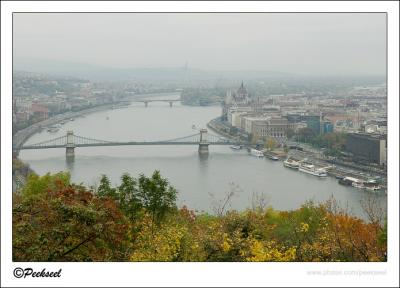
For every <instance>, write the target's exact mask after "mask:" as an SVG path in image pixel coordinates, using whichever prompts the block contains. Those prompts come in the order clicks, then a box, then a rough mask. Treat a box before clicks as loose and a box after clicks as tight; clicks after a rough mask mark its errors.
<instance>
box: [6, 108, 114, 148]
mask: <svg viewBox="0 0 400 288" xmlns="http://www.w3.org/2000/svg"><path fill="white" fill-rule="evenodd" d="M115 105H118V103H111V104H105V105H100V106H96V107H92V108H89V109H84V110H80V111H70V112H66V113H63V114H58V115H55V116H53V117H51V118H48V119H46V120H43V121H41V122H37V123H35V124H32V125H31V126H29V127H27V128H25V129H22V130H20V131H18V132H17V133H15V134H14V136H13V147H15V148H16V149H18V147H20V146H22V145H23V144H24V143H25V142H26V141H27V140H28V139H29V137H31V136H32V135H33V134H35V133H37V132H39V131H40V129H42V128H44V127H47V126H51V125H55V124H58V123H60V122H62V121H66V120H69V119H71V118H77V117H82V116H84V115H87V114H89V113H93V112H98V111H102V110H107V109H112V108H113V107H114V106H115ZM16 153H17V155H18V150H17V151H16Z"/></svg>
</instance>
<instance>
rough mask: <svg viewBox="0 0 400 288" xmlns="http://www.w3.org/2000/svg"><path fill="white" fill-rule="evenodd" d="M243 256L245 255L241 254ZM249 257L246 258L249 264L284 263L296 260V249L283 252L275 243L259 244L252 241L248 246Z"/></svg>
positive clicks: (282, 248)
mask: <svg viewBox="0 0 400 288" xmlns="http://www.w3.org/2000/svg"><path fill="white" fill-rule="evenodd" d="M243 254H245V253H243ZM250 254H251V255H250V256H249V257H247V258H246V260H247V261H251V262H265V261H277V262H280V261H282V262H286V261H292V260H294V259H295V258H296V248H295V247H291V248H288V249H286V250H285V248H284V247H280V249H279V247H277V245H276V243H275V241H268V242H265V243H263V242H261V241H259V240H256V239H253V240H252V241H251V245H250Z"/></svg>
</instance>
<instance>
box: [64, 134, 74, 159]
mask: <svg viewBox="0 0 400 288" xmlns="http://www.w3.org/2000/svg"><path fill="white" fill-rule="evenodd" d="M65 147H66V153H65V156H66V157H67V158H74V157H75V144H74V132H73V131H67V145H66V146H65Z"/></svg>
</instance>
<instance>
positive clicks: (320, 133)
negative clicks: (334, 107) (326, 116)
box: [319, 111, 324, 135]
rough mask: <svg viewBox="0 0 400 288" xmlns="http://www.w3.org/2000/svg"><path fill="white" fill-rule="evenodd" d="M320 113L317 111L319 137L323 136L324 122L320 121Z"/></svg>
mask: <svg viewBox="0 0 400 288" xmlns="http://www.w3.org/2000/svg"><path fill="white" fill-rule="evenodd" d="M322 118H323V117H322V111H319V135H323V134H324V122H323V121H322Z"/></svg>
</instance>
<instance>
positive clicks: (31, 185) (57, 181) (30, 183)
mask: <svg viewBox="0 0 400 288" xmlns="http://www.w3.org/2000/svg"><path fill="white" fill-rule="evenodd" d="M70 179H71V175H70V174H69V173H66V172H59V173H56V174H53V175H51V174H50V173H47V174H46V175H44V176H39V175H37V174H35V173H32V174H30V175H29V176H28V180H27V182H26V184H25V186H24V187H23V189H22V195H23V197H24V198H35V197H41V196H42V195H43V194H45V193H47V192H48V191H49V190H52V189H56V188H58V187H63V186H67V185H69V184H70Z"/></svg>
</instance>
